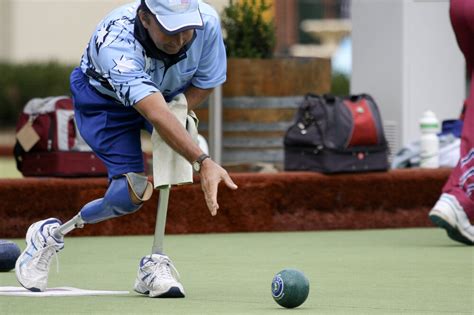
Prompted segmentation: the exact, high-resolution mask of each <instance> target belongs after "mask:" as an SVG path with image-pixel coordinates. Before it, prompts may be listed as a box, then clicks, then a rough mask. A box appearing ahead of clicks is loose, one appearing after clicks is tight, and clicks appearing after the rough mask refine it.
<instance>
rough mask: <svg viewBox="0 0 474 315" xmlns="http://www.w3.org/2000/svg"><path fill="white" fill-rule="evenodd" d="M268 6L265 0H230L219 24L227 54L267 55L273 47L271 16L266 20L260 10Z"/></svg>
mask: <svg viewBox="0 0 474 315" xmlns="http://www.w3.org/2000/svg"><path fill="white" fill-rule="evenodd" d="M270 7H271V6H270V5H269V4H267V2H266V1H265V0H261V1H259V3H257V1H256V0H241V1H240V2H238V1H234V0H230V2H229V5H228V6H227V7H225V8H224V11H223V15H222V27H223V29H224V33H225V39H224V44H225V46H226V50H227V56H228V57H237V58H271V57H272V56H273V50H274V48H275V43H276V40H275V26H274V22H273V19H272V20H269V21H266V20H265V19H264V17H263V13H264V12H265V11H266V10H268V9H269V8H270Z"/></svg>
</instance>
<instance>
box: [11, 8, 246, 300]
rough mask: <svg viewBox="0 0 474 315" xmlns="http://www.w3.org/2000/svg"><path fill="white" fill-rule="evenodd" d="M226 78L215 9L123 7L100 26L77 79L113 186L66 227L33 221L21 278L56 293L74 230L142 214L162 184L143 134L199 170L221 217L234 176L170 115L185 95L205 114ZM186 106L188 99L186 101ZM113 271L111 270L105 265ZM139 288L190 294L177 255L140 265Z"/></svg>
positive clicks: (81, 115)
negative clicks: (156, 184) (58, 257)
mask: <svg viewBox="0 0 474 315" xmlns="http://www.w3.org/2000/svg"><path fill="white" fill-rule="evenodd" d="M225 79H226V52H225V47H224V43H223V39H222V34H221V28H220V21H219V17H218V14H217V13H216V11H215V10H214V9H213V8H212V7H211V6H209V5H208V4H205V3H203V2H201V1H198V0H142V1H140V0H138V1H136V2H135V3H131V4H127V5H124V6H122V7H119V8H117V9H116V10H114V11H112V12H111V13H110V14H108V15H107V16H106V17H105V18H104V19H103V20H102V21H101V22H100V23H99V25H98V26H97V28H96V30H95V32H94V34H93V35H92V37H91V39H90V41H89V43H88V45H87V47H86V49H85V51H84V54H83V56H82V59H81V62H80V67H78V68H76V69H75V70H74V71H73V72H72V74H71V92H72V95H73V101H74V108H75V118H76V123H77V126H78V129H79V131H80V134H81V136H82V137H83V138H84V139H85V140H86V142H87V143H88V144H89V146H90V147H91V148H92V149H93V151H94V152H95V153H96V154H97V155H98V156H99V157H100V159H101V160H102V161H103V162H104V163H105V165H106V166H107V169H108V177H109V186H108V189H107V192H106V193H105V195H104V197H103V198H100V199H97V200H93V201H91V202H89V203H87V204H86V205H84V206H83V208H82V209H81V210H80V211H79V213H78V214H77V215H76V216H75V217H73V218H72V219H71V220H69V221H68V222H66V223H64V224H63V223H62V222H61V221H59V220H58V219H56V218H49V219H45V220H42V221H39V222H36V223H34V224H32V225H31V226H30V227H29V229H28V232H27V235H26V242H27V247H26V249H25V250H24V251H23V253H22V254H21V255H20V257H19V258H18V260H17V263H16V268H15V269H16V276H17V279H18V281H19V282H20V283H21V285H22V286H24V287H25V288H27V289H28V290H30V291H44V290H45V289H46V288H47V282H48V271H49V267H50V263H51V260H52V257H53V256H54V255H55V254H56V252H59V251H60V250H62V249H63V247H64V240H63V238H64V235H66V234H67V233H69V232H71V231H72V230H74V229H75V228H79V227H83V226H84V225H87V224H92V223H97V222H101V221H104V220H108V219H112V218H115V217H119V216H122V215H126V214H130V213H133V212H135V211H137V210H139V209H140V207H141V206H142V204H143V202H145V201H146V200H148V199H149V198H150V196H151V191H152V190H153V187H152V185H151V183H149V182H148V178H147V176H145V174H144V163H143V157H142V150H141V142H140V133H141V130H142V129H146V130H148V131H149V132H151V131H152V129H153V128H154V129H155V130H156V131H157V132H158V133H159V135H160V136H161V137H162V139H163V140H164V141H165V142H166V143H167V144H168V145H169V146H170V147H171V148H172V149H173V150H174V151H176V152H177V153H179V154H180V155H181V156H183V157H184V158H185V159H186V160H187V161H189V162H190V163H191V164H192V165H193V168H194V170H195V171H196V172H198V173H199V176H200V179H201V186H202V190H203V192H204V197H205V200H206V204H207V206H208V208H209V211H210V213H211V214H212V215H216V214H217V210H218V208H219V206H218V203H217V187H218V184H219V182H221V181H224V182H225V184H226V185H227V186H228V187H229V188H231V189H236V188H237V186H236V185H235V184H234V182H233V181H232V179H231V178H230V177H229V175H228V173H227V172H226V171H225V170H224V169H223V168H222V167H220V166H219V165H218V164H216V163H215V162H214V161H213V160H212V159H211V158H209V156H208V155H206V154H205V153H204V152H203V151H202V150H201V149H200V147H199V146H198V145H197V144H196V143H195V142H194V141H193V140H192V138H191V137H190V135H189V134H188V132H187V131H186V129H185V128H184V127H183V125H182V124H181V122H180V121H178V119H177V118H176V117H175V115H174V114H173V112H171V111H170V109H169V108H168V104H167V102H171V101H172V100H173V99H174V98H175V97H177V96H180V95H181V94H184V96H185V101H186V102H187V106H188V110H192V109H193V108H196V106H198V105H199V104H200V103H202V102H203V101H204V100H205V99H206V98H207V97H208V96H209V95H210V93H211V92H212V90H213V88H214V87H216V86H218V85H220V84H222V83H223V82H224V81H225ZM181 99H182V97H181ZM104 269H105V267H104ZM134 289H135V291H137V292H139V293H142V294H147V295H149V296H150V297H184V295H185V291H184V289H183V286H182V285H181V283H180V282H179V278H178V277H177V272H176V269H175V267H174V266H173V264H172V262H171V260H170V259H169V257H167V256H166V255H165V254H164V253H154V254H152V255H147V256H145V257H143V258H142V259H141V260H140V262H139V269H138V276H137V279H136V282H135V287H134Z"/></svg>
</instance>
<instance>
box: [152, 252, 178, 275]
mask: <svg viewBox="0 0 474 315" xmlns="http://www.w3.org/2000/svg"><path fill="white" fill-rule="evenodd" d="M153 275H154V276H157V277H158V279H173V280H175V281H176V280H177V279H176V278H178V279H179V278H180V276H179V273H178V270H176V268H175V266H174V265H173V264H172V263H171V261H170V259H169V258H165V257H162V258H161V259H160V260H159V261H157V262H156V264H155V267H154V270H153Z"/></svg>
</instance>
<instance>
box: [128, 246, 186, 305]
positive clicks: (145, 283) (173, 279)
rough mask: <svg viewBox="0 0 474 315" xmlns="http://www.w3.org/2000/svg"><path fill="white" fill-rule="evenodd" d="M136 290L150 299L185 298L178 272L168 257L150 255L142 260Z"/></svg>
mask: <svg viewBox="0 0 474 315" xmlns="http://www.w3.org/2000/svg"><path fill="white" fill-rule="evenodd" d="M134 290H135V291H136V292H138V293H142V294H148V295H149V296H150V297H161V298H182V297H184V289H183V285H182V284H181V283H179V274H178V271H177V270H176V268H175V267H174V266H173V263H172V262H171V260H170V259H169V258H168V256H165V255H158V254H153V255H148V256H145V257H143V258H142V259H141V260H140V266H139V267H138V275H137V279H136V280H135V286H134Z"/></svg>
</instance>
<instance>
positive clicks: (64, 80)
mask: <svg viewBox="0 0 474 315" xmlns="http://www.w3.org/2000/svg"><path fill="white" fill-rule="evenodd" d="M73 68H74V67H73V66H68V65H61V64H59V63H55V62H50V63H29V64H10V63H0V125H1V126H2V127H11V126H15V124H16V121H17V119H18V115H19V113H20V112H21V110H22V109H23V107H24V105H25V104H26V102H28V101H29V100H30V99H32V98H35V97H47V96H58V95H70V92H69V75H70V73H71V71H72V69H73Z"/></svg>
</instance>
